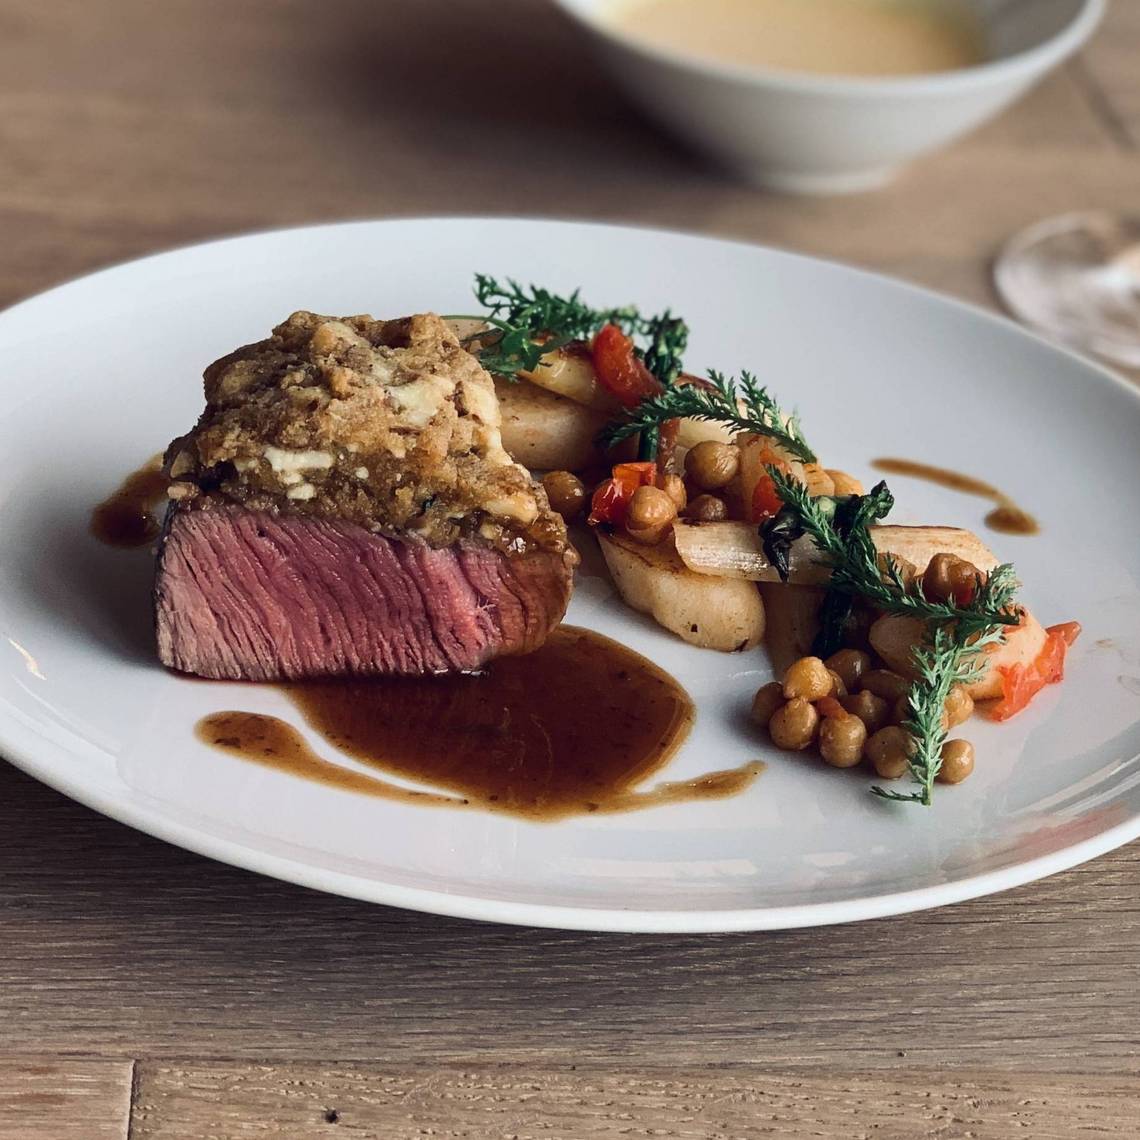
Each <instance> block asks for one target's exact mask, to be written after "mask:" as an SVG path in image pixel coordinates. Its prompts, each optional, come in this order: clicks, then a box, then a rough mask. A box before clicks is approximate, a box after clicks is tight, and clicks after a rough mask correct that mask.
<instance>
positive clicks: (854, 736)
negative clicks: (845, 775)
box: [819, 713, 867, 768]
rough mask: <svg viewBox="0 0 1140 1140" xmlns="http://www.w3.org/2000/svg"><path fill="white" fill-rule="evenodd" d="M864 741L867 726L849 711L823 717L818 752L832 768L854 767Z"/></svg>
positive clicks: (860, 757) (857, 761) (859, 756)
mask: <svg viewBox="0 0 1140 1140" xmlns="http://www.w3.org/2000/svg"><path fill="white" fill-rule="evenodd" d="M866 742H867V726H866V725H865V724H864V723H863V722H862V721H861V720H860V719H859V718H858V717H857V716H852V715H851V714H850V713H847V714H846V715H844V716H827V717H824V718H823V723H822V724H821V725H820V726H819V754H820V755H821V756H822V757H823V758H824V760H826V761H827V763H828V764H830V765H831V766H832V767H833V768H854V767H855V765H856V764H858V763H859V761H860V760H862V759H863V745H864V744H866Z"/></svg>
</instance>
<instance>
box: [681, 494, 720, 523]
mask: <svg viewBox="0 0 1140 1140" xmlns="http://www.w3.org/2000/svg"><path fill="white" fill-rule="evenodd" d="M685 514H686V515H687V516H688V517H689V518H691V519H693V520H694V521H695V522H724V520H725V519H726V518H728V507H727V506H726V505H725V502H724V500H723V499H718V498H717V497H716V495H698V496H697V497H696V498H695V499H694V500H693V501H692V502H691V503H690V504H689V509H688V510H687V511H686V512H685Z"/></svg>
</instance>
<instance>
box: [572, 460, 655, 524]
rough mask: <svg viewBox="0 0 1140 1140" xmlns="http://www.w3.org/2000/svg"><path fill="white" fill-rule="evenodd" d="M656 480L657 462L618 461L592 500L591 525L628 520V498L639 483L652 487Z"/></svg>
mask: <svg viewBox="0 0 1140 1140" xmlns="http://www.w3.org/2000/svg"><path fill="white" fill-rule="evenodd" d="M656 483H657V464H656V463H652V462H646V463H619V464H617V465H616V466H615V467H614V469H613V474H612V475H611V477H610V478H609V479H605V480H603V481H602V482H601V483H599V484H598V487H597V489H596V490H595V491H594V497H593V499H592V500H591V501H590V518H589V523H590V525H591V526H597V525H598V523H609V524H610V526H621V525H622V523H624V522H625V515H626V512H627V511H628V510H629V501H630V499H632V498H633V493H634V491H636V490H637V488H638V487H652V486H655V485H656Z"/></svg>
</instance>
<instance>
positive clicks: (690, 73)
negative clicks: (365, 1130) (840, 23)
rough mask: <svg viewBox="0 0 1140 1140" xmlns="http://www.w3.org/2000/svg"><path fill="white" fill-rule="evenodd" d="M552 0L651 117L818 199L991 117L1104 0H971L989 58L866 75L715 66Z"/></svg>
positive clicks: (1070, 46)
mask: <svg viewBox="0 0 1140 1140" xmlns="http://www.w3.org/2000/svg"><path fill="white" fill-rule="evenodd" d="M556 2H557V3H558V5H559V6H560V7H561V8H562V9H563V10H564V11H565V12H567V13H568V14H569V15H570V16H572V17H573V18H574V19H576V20H577V21H578V22H579V23H581V24H582V25H583V26H584V27H586V28H587V29H588V30H589V32H590V33H591V34H592V35H593V37H594V38H595V39H596V41H597V43H598V44H599V46H600V48H601V51H602V54H603V56H604V57H605V58H606V60H607V61H608V63H609V64H610V66H611V68H612V70H613V72H614V75H615V76H616V77H617V78H618V80H619V81H621V82H622V83H623V84H624V85H625V86H626V87H627V88H628V89H629V92H630V94H631V95H632V96H633V97H634V98H635V99H636V100H637V101H638V102H639V103H640V104H641V105H642V106H643V107H644V108H645V109H646V110H647V111H648V112H649V113H650V114H651V115H652V116H653V117H655V118H657V119H660V120H661V122H662V123H664V124H665V125H666V126H668V127H670V128H671V129H672V130H674V131H675V132H676V133H677V134H679V135H680V136H682V137H683V138H684V139H686V140H688V141H689V142H690V143H692V144H693V145H694V146H696V147H697V148H698V149H700V150H702V151H705V152H706V153H708V154H709V155H711V156H712V157H714V158H715V159H717V160H719V161H720V162H721V163H723V164H725V165H727V166H728V167H729V168H730V169H732V170H734V171H735V172H737V173H738V174H739V175H741V176H742V177H744V178H746V179H747V180H748V181H750V182H753V183H755V184H758V185H761V186H766V187H769V188H772V189H777V190H784V191H790V192H793V193H817V194H830V193H844V192H851V191H858V190H867V189H871V188H873V187H875V186H879V185H882V184H883V183H885V182H887V181H888V180H889V179H890V178H891V177H892V175H894V174H895V173H896V172H897V170H898V168H899V167H900V166H901V165H902V164H904V163H906V162H908V161H909V160H911V159H913V158H916V157H917V156H918V155H920V154H924V153H925V152H927V151H930V150H933V149H934V148H935V147H939V146H942V145H943V144H944V143H946V142H949V141H950V140H951V139H953V138H956V137H958V136H959V135H961V134H964V133H965V132H966V131H968V130H970V129H971V128H973V127H976V126H977V125H978V124H980V123H982V122H984V121H985V120H986V119H989V118H991V117H992V116H994V115H996V114H997V113H998V112H999V111H1001V110H1002V109H1003V108H1005V107H1007V106H1008V105H1009V104H1010V103H1011V102H1013V100H1014V99H1016V98H1017V97H1018V96H1019V95H1021V94H1023V93H1024V92H1025V91H1026V90H1027V89H1028V88H1029V87H1030V86H1032V85H1033V84H1034V83H1035V82H1036V81H1037V80H1038V79H1040V78H1041V77H1042V76H1043V75H1045V73H1046V72H1048V71H1049V70H1050V69H1051V68H1053V67H1055V66H1056V65H1057V64H1059V63H1061V62H1062V61H1063V60H1065V59H1066V58H1068V57H1069V56H1070V55H1072V54H1073V53H1074V52H1075V51H1077V50H1078V49H1079V48H1080V47H1081V46H1082V45H1083V44H1084V43H1085V41H1086V40H1087V39H1088V38H1089V36H1091V35H1092V33H1093V31H1094V30H1095V29H1096V26H1097V24H1098V23H1099V21H1100V19H1101V17H1102V16H1103V14H1104V10H1105V0H969V2H970V4H971V6H972V7H973V8H974V9H975V10H976V11H977V13H978V14H979V15H980V16H981V18H982V20H983V23H984V26H985V28H986V37H987V46H988V49H989V56H990V58H989V60H988V61H987V62H985V63H982V64H979V65H978V66H976V67H969V68H964V69H961V70H957V71H947V72H939V73H937V74H930V75H918V76H906V77H895V78H883V79H878V78H871V79H867V78H862V77H860V78H847V77H841V76H835V77H832V76H819V75H809V74H804V73H799V72H794V71H780V70H776V69H766V68H754V67H745V66H741V65H738V64H728V63H717V62H712V61H710V60H708V59H704V58H701V57H699V56H696V55H688V54H685V53H683V52H680V51H669V50H664V49H661V48H658V47H654V46H652V45H649V44H647V43H645V42H643V41H641V40H639V39H638V38H637V36H636V35H631V34H630V33H629V32H628V31H626V30H624V29H622V28H620V27H618V26H616V23H615V22H614V21H612V20H611V19H610V18H609V17H608V16H607V11H612V10H613V4H614V0H556Z"/></svg>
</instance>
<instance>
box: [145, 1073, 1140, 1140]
mask: <svg viewBox="0 0 1140 1140" xmlns="http://www.w3.org/2000/svg"><path fill="white" fill-rule="evenodd" d="M1138 1111H1140V1097H1138V1096H1137V1092H1136V1089H1135V1087H1134V1086H1133V1085H1131V1084H1130V1082H1127V1081H1124V1080H1119V1079H1104V1078H1097V1079H1090V1078H1088V1077H1068V1078H1066V1077H1027V1078H1022V1079H1018V1080H1001V1079H995V1078H994V1077H993V1076H992V1075H989V1074H963V1075H954V1076H950V1077H947V1076H945V1075H942V1074H939V1073H921V1072H920V1073H916V1074H913V1075H910V1076H908V1077H904V1078H901V1079H900V1078H897V1077H881V1076H875V1075H864V1074H853V1073H845V1072H843V1071H841V1070H836V1071H834V1072H829V1073H828V1074H827V1075H814V1076H809V1075H774V1074H770V1073H765V1072H761V1071H755V1070H739V1069H728V1070H725V1069H707V1068H705V1069H694V1068H670V1069H667V1070H661V1071H658V1072H653V1071H652V1069H642V1068H637V1067H635V1068H633V1069H632V1071H629V1070H623V1069H621V1068H619V1069H602V1070H598V1069H592V1068H581V1067H580V1068H577V1069H572V1070H566V1069H563V1070H552V1069H549V1068H546V1067H544V1066H540V1065H538V1066H529V1067H527V1068H526V1069H525V1070H522V1069H519V1068H513V1069H505V1068H501V1067H500V1068H488V1067H475V1066H462V1067H458V1066H457V1067H449V1068H435V1067H432V1068H414V1069H407V1068H399V1067H396V1068H390V1067H365V1066H359V1065H288V1066H282V1065H235V1064H200V1065H143V1066H141V1067H140V1072H139V1081H138V1092H137V1095H136V1098H135V1104H134V1111H133V1115H132V1129H131V1137H132V1140H192V1138H193V1140H197V1138H199V1137H205V1136H224V1137H229V1136H253V1137H257V1136H274V1137H281V1138H283V1140H317V1138H319V1137H330V1138H332V1137H339V1138H341V1140H345V1138H349V1137H365V1136H369V1137H372V1136H375V1137H383V1140H420V1138H421V1137H424V1136H440V1137H471V1136H503V1137H512V1138H517V1140H537V1138H538V1137H543V1138H546V1140H576V1138H580V1137H589V1138H590V1140H595V1138H597V1140H604V1138H612V1140H628V1138H629V1137H646V1136H653V1137H658V1138H660V1140H721V1138H723V1140H728V1138H729V1137H773V1138H776V1140H779V1138H780V1137H785V1138H786V1137H798V1136H812V1137H820V1138H824V1140H830V1138H833V1137H834V1138H836V1140H839V1138H843V1140H857V1138H867V1140H869V1138H871V1137H874V1138H875V1140H919V1138H921V1137H932V1138H934V1137H937V1138H938V1140H949V1138H951V1137H962V1138H966V1137H970V1138H972V1140H1007V1138H1008V1137H1011V1136H1025V1137H1032V1140H1062V1138H1064V1137H1069V1136H1073V1135H1077V1134H1080V1133H1086V1134H1088V1133H1094V1134H1098V1135H1102V1136H1103V1135H1108V1136H1112V1135H1121V1136H1123V1135H1129V1134H1130V1132H1129V1130H1130V1129H1134V1128H1135V1125H1136V1121H1137V1113H1138ZM650 1122H651V1123H650Z"/></svg>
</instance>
